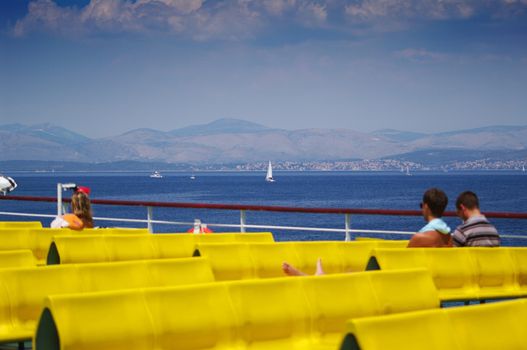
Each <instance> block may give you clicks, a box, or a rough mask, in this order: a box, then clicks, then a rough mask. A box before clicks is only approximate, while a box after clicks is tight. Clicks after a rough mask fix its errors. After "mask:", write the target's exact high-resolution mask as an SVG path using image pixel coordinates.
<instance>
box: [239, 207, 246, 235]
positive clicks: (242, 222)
mask: <svg viewBox="0 0 527 350" xmlns="http://www.w3.org/2000/svg"><path fill="white" fill-rule="evenodd" d="M245 220H246V217H245V210H240V232H245V225H246V222H245Z"/></svg>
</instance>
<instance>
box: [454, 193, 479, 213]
mask: <svg viewBox="0 0 527 350" xmlns="http://www.w3.org/2000/svg"><path fill="white" fill-rule="evenodd" d="M461 204H463V206H464V207H465V208H467V209H470V210H472V209H479V199H478V196H476V194H475V193H474V192H472V191H465V192H463V193H461V194H460V195H459V196H458V197H457V200H456V208H457V209H461Z"/></svg>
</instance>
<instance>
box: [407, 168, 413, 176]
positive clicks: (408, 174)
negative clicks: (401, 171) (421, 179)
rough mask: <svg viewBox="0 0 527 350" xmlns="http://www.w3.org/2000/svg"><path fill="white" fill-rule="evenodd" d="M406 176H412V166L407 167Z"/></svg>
mask: <svg viewBox="0 0 527 350" xmlns="http://www.w3.org/2000/svg"><path fill="white" fill-rule="evenodd" d="M406 176H412V174H411V173H410V168H409V167H408V166H407V167H406Z"/></svg>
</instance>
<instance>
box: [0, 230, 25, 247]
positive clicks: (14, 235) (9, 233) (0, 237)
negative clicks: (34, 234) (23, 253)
mask: <svg viewBox="0 0 527 350" xmlns="http://www.w3.org/2000/svg"><path fill="white" fill-rule="evenodd" d="M20 249H30V245H29V230H28V229H9V228H0V251H4V250H20Z"/></svg>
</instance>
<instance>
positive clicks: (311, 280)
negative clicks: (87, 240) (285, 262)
mask: <svg viewBox="0 0 527 350" xmlns="http://www.w3.org/2000/svg"><path fill="white" fill-rule="evenodd" d="M372 286H376V287H378V286H381V287H382V289H383V290H382V291H380V290H378V289H374V288H372ZM388 291H389V292H388ZM438 307H439V299H438V297H437V291H436V289H435V287H434V285H433V282H432V280H431V277H430V274H429V273H428V272H427V271H425V270H423V269H421V270H407V271H388V272H360V273H354V274H338V275H337V274H335V275H326V276H305V277H299V278H292V277H284V278H273V279H260V280H250V281H233V282H223V283H219V282H216V283H212V284H204V285H196V286H185V287H178V288H149V289H142V290H133V291H118V292H107V293H97V294H90V295H51V296H49V297H48V298H47V299H46V302H45V308H44V310H43V312H42V315H41V317H40V321H39V324H38V327H37V331H36V333H35V340H34V344H35V345H36V349H37V350H39V349H42V350H44V349H45V350H54V349H61V350H70V349H98V350H104V349H112V350H113V349H129V350H134V349H138V350H139V349H141V350H148V349H156V350H163V349H180V350H185V349H222V350H228V349H237V350H241V349H258V350H264V349H273V350H279V349H287V350H289V349H336V348H337V347H338V345H339V344H340V340H341V339H342V335H343V334H344V331H345V330H346V320H347V319H349V318H351V317H358V316H368V315H381V314H385V313H397V312H402V311H408V310H412V311H413V310H422V309H434V308H438Z"/></svg>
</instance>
